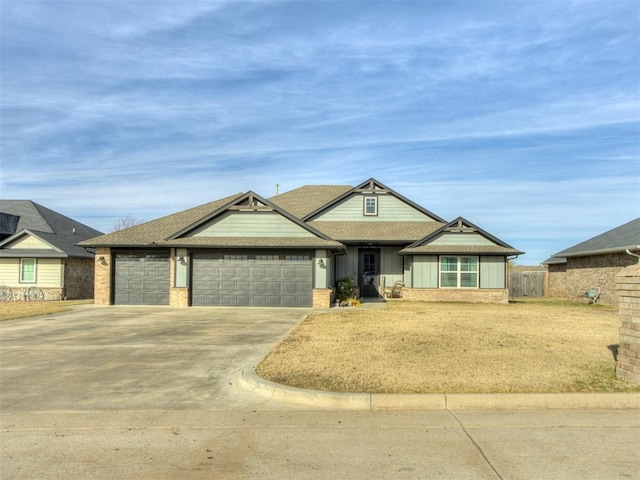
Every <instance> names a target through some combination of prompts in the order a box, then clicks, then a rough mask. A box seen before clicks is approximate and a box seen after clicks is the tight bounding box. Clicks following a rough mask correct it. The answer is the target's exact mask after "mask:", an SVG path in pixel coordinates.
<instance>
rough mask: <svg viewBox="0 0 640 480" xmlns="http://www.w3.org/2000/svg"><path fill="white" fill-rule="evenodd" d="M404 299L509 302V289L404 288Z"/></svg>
mask: <svg viewBox="0 0 640 480" xmlns="http://www.w3.org/2000/svg"><path fill="white" fill-rule="evenodd" d="M402 299H403V300H409V301H412V300H413V301H424V302H465V303H509V290H507V289H506V288H505V289H495V290H494V289H487V290H475V289H469V290H467V289H463V288H460V289H456V288H452V289H446V288H407V287H404V288H403V289H402Z"/></svg>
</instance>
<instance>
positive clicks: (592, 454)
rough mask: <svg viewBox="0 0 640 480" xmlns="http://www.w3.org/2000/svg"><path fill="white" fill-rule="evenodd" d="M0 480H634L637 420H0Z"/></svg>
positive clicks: (213, 414)
mask: <svg viewBox="0 0 640 480" xmlns="http://www.w3.org/2000/svg"><path fill="white" fill-rule="evenodd" d="M0 422H2V425H1V428H0V477H1V478H7V479H8V478H11V479H15V480H20V479H29V480H31V479H33V478H38V479H42V480H48V479H62V478H64V479H85V478H91V479H122V478H136V479H142V480H144V479H153V480H157V479H167V480H171V479H180V480H183V479H211V478H220V479H252V478H260V479H296V480H298V479H300V480H304V479H322V480H324V479H334V478H335V479H338V478H345V479H354V480H357V479H423V478H424V479H426V478H429V479H473V480H484V479H487V480H489V479H502V480H529V479H531V480H540V479H554V480H564V479H581V480H589V479H593V480H608V479H612V480H613V479H640V457H639V456H638V445H639V442H640V414H639V412H638V411H637V410H588V411H584V410H535V411H528V410H500V411H493V410H484V411H477V410H460V411H452V410H413V411H374V412H372V411H318V410H309V409H307V410H299V411H286V410H276V411H274V410H265V409H263V408H262V407H261V406H255V407H254V408H252V409H248V410H240V411H231V410H213V411H212V410H197V411H183V410H135V411H132V410H122V411H83V412H24V413H18V412H12V413H10V414H0Z"/></svg>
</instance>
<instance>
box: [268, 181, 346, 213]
mask: <svg viewBox="0 0 640 480" xmlns="http://www.w3.org/2000/svg"><path fill="white" fill-rule="evenodd" d="M352 188H353V187H351V186H350V185H305V186H304V187H300V188H296V189H295V190H290V191H288V192H285V193H281V194H280V195H276V196H274V197H271V198H269V201H270V202H271V203H273V204H274V205H277V206H278V207H280V208H282V209H283V210H286V211H287V212H289V213H290V214H292V215H294V216H295V217H298V218H303V217H305V216H306V215H308V214H309V213H311V212H313V211H315V210H317V209H319V208H320V207H322V206H324V205H326V204H327V203H329V202H331V201H332V200H334V199H336V198H337V197H339V196H340V195H343V194H345V193H346V192H348V191H349V190H351V189H352Z"/></svg>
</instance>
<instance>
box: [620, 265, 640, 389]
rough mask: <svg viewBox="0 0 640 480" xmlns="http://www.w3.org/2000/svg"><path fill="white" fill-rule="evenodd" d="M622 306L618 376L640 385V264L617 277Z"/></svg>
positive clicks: (623, 271)
mask: <svg viewBox="0 0 640 480" xmlns="http://www.w3.org/2000/svg"><path fill="white" fill-rule="evenodd" d="M616 290H617V291H618V298H619V302H620V303H619V305H620V323H621V326H620V345H619V347H618V358H617V361H616V376H617V377H618V378H620V379H621V380H626V381H627V382H632V383H635V384H637V385H640V264H638V265H631V266H630V267H627V268H625V269H624V270H622V271H621V272H620V273H618V274H617V275H616Z"/></svg>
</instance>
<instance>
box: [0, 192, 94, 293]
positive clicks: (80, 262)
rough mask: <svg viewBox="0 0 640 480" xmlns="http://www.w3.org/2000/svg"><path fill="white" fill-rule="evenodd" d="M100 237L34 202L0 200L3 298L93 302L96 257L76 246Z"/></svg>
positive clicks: (0, 281) (86, 227) (0, 280)
mask: <svg viewBox="0 0 640 480" xmlns="http://www.w3.org/2000/svg"><path fill="white" fill-rule="evenodd" d="M97 235H102V233H101V232H99V231H98V230H95V229H93V228H91V227H88V226H87V225H84V224H82V223H80V222H77V221H75V220H72V219H71V218H68V217H65V216H64V215H61V214H60V213H58V212H54V211H53V210H50V209H48V208H46V207H43V206H42V205H39V204H37V203H35V202H32V201H30V200H0V298H1V299H2V300H4V301H7V300H61V299H65V298H66V299H83V298H92V297H93V279H94V268H93V267H94V261H93V254H92V253H89V252H88V251H87V250H85V249H84V248H82V247H79V246H77V245H76V244H77V243H79V242H81V241H83V240H87V239H89V238H93V237H95V236H97Z"/></svg>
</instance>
